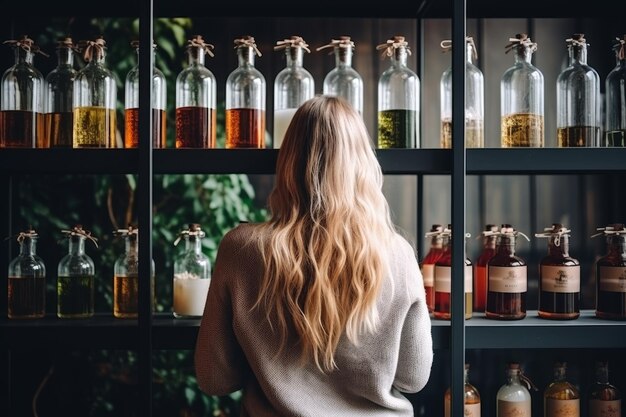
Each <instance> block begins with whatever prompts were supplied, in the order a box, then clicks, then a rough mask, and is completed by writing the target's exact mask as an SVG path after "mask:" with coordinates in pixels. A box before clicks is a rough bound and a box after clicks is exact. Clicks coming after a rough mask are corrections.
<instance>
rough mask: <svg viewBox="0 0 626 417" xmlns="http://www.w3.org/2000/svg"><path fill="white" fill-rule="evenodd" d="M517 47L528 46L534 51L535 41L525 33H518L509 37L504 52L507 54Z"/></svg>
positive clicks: (535, 47) (535, 48)
mask: <svg viewBox="0 0 626 417" xmlns="http://www.w3.org/2000/svg"><path fill="white" fill-rule="evenodd" d="M519 47H525V48H530V51H531V52H535V51H536V50H537V43H535V42H533V41H531V40H530V38H529V37H528V35H526V34H525V33H519V34H517V35H515V37H514V38H509V43H508V44H507V45H506V46H505V47H504V49H505V51H504V53H506V54H508V53H509V52H511V51H512V50H513V49H516V48H519Z"/></svg>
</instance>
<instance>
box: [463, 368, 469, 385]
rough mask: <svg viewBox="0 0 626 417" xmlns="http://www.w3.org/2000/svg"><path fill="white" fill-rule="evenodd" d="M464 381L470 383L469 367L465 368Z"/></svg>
mask: <svg viewBox="0 0 626 417" xmlns="http://www.w3.org/2000/svg"><path fill="white" fill-rule="evenodd" d="M463 383H464V384H466V385H467V384H469V369H465V370H463Z"/></svg>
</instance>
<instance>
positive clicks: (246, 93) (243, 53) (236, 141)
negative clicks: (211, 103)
mask: <svg viewBox="0 0 626 417" xmlns="http://www.w3.org/2000/svg"><path fill="white" fill-rule="evenodd" d="M234 42H235V49H236V51H237V62H238V65H237V68H235V69H234V70H233V71H232V72H231V73H230V74H228V78H227V79H226V148H257V149H261V148H265V108H266V107H265V106H266V104H265V94H266V83H265V77H263V74H261V72H260V71H259V70H258V69H256V68H255V66H254V57H255V56H256V55H258V56H261V52H260V51H259V50H258V48H257V46H256V43H255V41H254V38H253V37H252V36H244V37H242V38H239V39H235V41H234Z"/></svg>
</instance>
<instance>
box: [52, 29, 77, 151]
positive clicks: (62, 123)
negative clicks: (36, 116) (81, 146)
mask: <svg viewBox="0 0 626 417" xmlns="http://www.w3.org/2000/svg"><path fill="white" fill-rule="evenodd" d="M76 49H77V47H76V45H75V44H74V41H73V40H72V38H70V37H66V38H63V39H61V40H60V41H59V42H57V48H56V51H57V66H56V68H55V69H53V70H52V71H50V73H49V74H48V75H47V76H46V89H45V94H44V96H45V106H44V107H45V109H44V110H45V114H44V126H45V142H46V143H48V144H49V145H50V147H52V148H56V147H64V148H71V147H72V145H73V139H72V130H73V123H74V113H73V105H74V103H73V100H74V79H75V78H76V74H77V73H78V71H76V70H75V69H74V54H75V53H76Z"/></svg>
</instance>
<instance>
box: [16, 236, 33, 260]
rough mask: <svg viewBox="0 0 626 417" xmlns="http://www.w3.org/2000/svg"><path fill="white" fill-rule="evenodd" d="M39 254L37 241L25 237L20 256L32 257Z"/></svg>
mask: <svg viewBox="0 0 626 417" xmlns="http://www.w3.org/2000/svg"><path fill="white" fill-rule="evenodd" d="M36 253H37V240H36V239H35V238H32V237H25V238H24V240H23V241H22V242H20V255H23V256H30V255H35V254H36Z"/></svg>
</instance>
